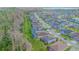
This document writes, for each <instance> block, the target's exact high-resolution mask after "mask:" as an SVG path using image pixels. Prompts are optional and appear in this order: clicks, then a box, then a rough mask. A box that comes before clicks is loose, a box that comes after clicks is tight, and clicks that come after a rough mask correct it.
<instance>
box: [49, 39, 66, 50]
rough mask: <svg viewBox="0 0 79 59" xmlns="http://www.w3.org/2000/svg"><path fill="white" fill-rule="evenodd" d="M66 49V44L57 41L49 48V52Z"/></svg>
mask: <svg viewBox="0 0 79 59" xmlns="http://www.w3.org/2000/svg"><path fill="white" fill-rule="evenodd" d="M66 47H67V44H66V43H64V42H63V41H58V42H55V43H54V44H52V45H51V46H50V47H49V51H52V50H53V51H64V49H65V48H66Z"/></svg>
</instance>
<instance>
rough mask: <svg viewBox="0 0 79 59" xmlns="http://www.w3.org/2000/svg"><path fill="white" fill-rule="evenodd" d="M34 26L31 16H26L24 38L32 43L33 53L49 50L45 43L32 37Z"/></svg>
mask: <svg viewBox="0 0 79 59" xmlns="http://www.w3.org/2000/svg"><path fill="white" fill-rule="evenodd" d="M31 30H32V26H31V21H30V19H29V16H24V23H23V33H24V37H25V38H26V39H27V40H28V41H29V42H30V43H31V45H32V50H33V51H45V50H47V49H46V47H45V45H44V43H43V42H41V41H40V40H39V39H37V38H33V37H32V32H31Z"/></svg>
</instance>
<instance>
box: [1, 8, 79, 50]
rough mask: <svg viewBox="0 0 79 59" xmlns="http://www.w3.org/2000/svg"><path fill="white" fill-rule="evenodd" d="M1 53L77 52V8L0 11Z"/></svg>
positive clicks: (3, 9)
mask: <svg viewBox="0 0 79 59" xmlns="http://www.w3.org/2000/svg"><path fill="white" fill-rule="evenodd" d="M0 51H79V8H71V7H70V8H64V7H63V8H61V7H60V8H57V7H54V8H53V7H50V8H47V7H40V8H38V7H35V8H34V7H27V8H25V7H24V8H21V7H14V8H0Z"/></svg>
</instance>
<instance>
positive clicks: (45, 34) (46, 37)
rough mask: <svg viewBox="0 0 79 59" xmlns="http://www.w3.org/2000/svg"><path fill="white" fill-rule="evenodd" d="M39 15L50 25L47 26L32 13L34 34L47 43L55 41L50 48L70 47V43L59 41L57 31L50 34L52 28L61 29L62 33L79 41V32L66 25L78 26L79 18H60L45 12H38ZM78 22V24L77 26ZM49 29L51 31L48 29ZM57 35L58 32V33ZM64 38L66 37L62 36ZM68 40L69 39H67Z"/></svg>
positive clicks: (62, 48) (61, 48)
mask: <svg viewBox="0 0 79 59" xmlns="http://www.w3.org/2000/svg"><path fill="white" fill-rule="evenodd" d="M37 16H39V18H41V19H42V20H43V21H44V22H45V23H46V24H48V25H49V26H50V27H49V28H45V27H46V26H43V25H42V23H41V22H40V21H41V20H37V19H38V18H37V17H36V16H35V15H34V14H32V15H30V19H31V22H32V36H33V37H34V38H39V39H40V40H41V41H43V42H44V43H46V44H50V43H52V42H54V44H52V45H51V46H48V47H47V48H48V50H50V51H51V50H55V51H57V50H64V48H66V47H68V45H67V44H66V43H65V42H64V40H62V41H63V42H64V43H62V41H58V38H59V37H58V38H57V37H55V36H54V35H55V33H52V35H51V34H50V32H51V30H50V29H56V30H58V31H59V33H60V35H61V34H63V35H69V36H70V38H73V40H76V41H79V33H78V32H74V31H72V30H69V29H66V28H65V26H68V27H73V28H77V29H79V28H78V25H79V18H72V19H58V18H56V17H55V18H54V17H52V15H50V17H48V15H46V14H43V13H37ZM76 24H77V26H75V25H76ZM47 30H49V31H47ZM56 35H57V34H56ZM62 39H64V38H63V37H62ZM66 40H67V39H66Z"/></svg>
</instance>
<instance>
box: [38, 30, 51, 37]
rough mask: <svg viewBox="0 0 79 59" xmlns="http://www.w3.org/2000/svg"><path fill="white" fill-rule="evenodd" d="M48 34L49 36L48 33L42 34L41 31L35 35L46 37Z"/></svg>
mask: <svg viewBox="0 0 79 59" xmlns="http://www.w3.org/2000/svg"><path fill="white" fill-rule="evenodd" d="M48 34H49V33H48V32H43V31H41V32H38V33H37V35H38V36H46V35H48Z"/></svg>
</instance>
